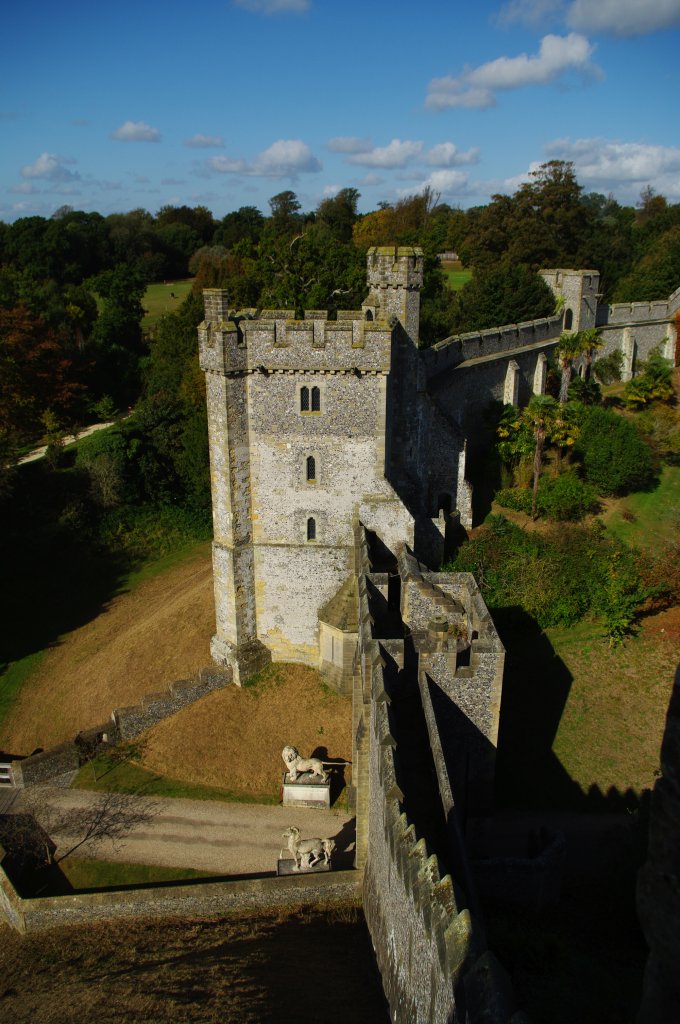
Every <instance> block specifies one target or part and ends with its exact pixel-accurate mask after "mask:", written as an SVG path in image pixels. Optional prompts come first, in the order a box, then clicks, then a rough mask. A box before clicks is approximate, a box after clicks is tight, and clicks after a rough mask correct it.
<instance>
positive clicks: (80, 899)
mask: <svg viewBox="0 0 680 1024" xmlns="http://www.w3.org/2000/svg"><path fill="white" fill-rule="evenodd" d="M3 857H4V851H3V849H2V847H0V917H3V918H4V920H5V921H6V922H7V923H8V924H9V925H10V926H11V927H12V928H14V929H15V930H16V931H18V932H21V933H22V934H26V933H32V932H39V931H44V930H45V929H47V928H56V927H60V926H64V925H78V924H89V923H91V922H93V921H107V920H113V919H116V918H124V917H209V916H216V915H222V914H227V913H238V914H247V913H248V912H249V911H252V910H260V909H266V910H269V909H272V908H274V907H281V908H287V909H290V910H295V909H297V908H298V907H302V906H310V905H313V906H315V907H317V906H324V905H327V906H331V905H333V904H337V903H346V902H347V901H349V900H351V901H354V900H357V899H358V897H359V894H360V891H359V879H358V878H357V873H356V872H353V871H331V872H329V873H327V874H311V875H299V876H297V877H295V876H288V877H286V878H274V877H271V878H270V877H265V878H256V879H251V880H249V881H230V880H225V881H222V882H199V883H195V884H193V885H189V884H177V885H163V886H158V887H153V886H147V887H145V888H139V889H134V890H130V889H128V890H120V891H114V892H97V893H75V894H74V895H71V896H48V897H38V898H36V899H22V898H21V897H20V896H19V895H18V894H17V892H16V890H15V889H14V886H13V885H12V883H11V882H10V880H9V879H8V877H7V875H6V873H5V871H4V870H3V869H2V859H3Z"/></svg>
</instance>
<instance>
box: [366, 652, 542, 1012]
mask: <svg viewBox="0 0 680 1024" xmlns="http://www.w3.org/2000/svg"><path fill="white" fill-rule="evenodd" d="M371 647H372V649H370V650H366V649H364V652H363V654H364V657H366V658H370V659H371V676H372V701H371V717H370V755H369V787H370V803H369V820H368V858H367V862H366V866H365V870H364V887H363V902H364V914H365V917H366V921H367V923H368V927H369V931H370V933H371V939H372V942H373V946H374V949H375V953H376V959H377V962H378V967H379V969H380V974H381V976H382V981H383V987H384V990H385V994H386V997H387V999H388V1002H389V1004H390V1012H391V1016H392V1020H393V1021H394V1024H445V1022H454V1021H460V1022H461V1024H462V1022H463V1021H465V1022H466V1024H477V1022H479V1024H482V1022H484V1024H501V1022H510V1021H512V1022H513V1024H521V1022H523V1021H524V1020H525V1018H524V1016H523V1015H522V1014H519V1013H517V1014H513V1012H512V1010H513V999H512V993H511V991H510V987H509V983H508V980H507V977H506V975H505V972H504V971H503V969H502V968H501V966H500V964H499V963H498V961H497V960H496V959H495V957H494V956H493V954H492V953H490V952H489V951H488V950H487V949H486V948H485V940H484V934H483V930H482V928H481V926H480V924H479V923H478V922H477V921H476V919H475V918H474V917H473V916H472V915H471V913H470V910H469V909H468V903H467V899H466V897H465V895H464V893H463V892H462V890H461V889H460V888H459V887H458V886H457V884H456V882H455V881H454V880H453V879H452V878H451V876H450V875H444V876H443V877H442V874H441V870H440V867H439V863H438V861H437V858H436V857H435V856H433V855H432V854H431V852H430V849H429V847H428V844H427V841H426V839H425V838H424V837H420V836H418V834H417V832H416V829H415V826H414V825H413V824H412V823H411V822H410V821H409V819H408V817H407V815H406V814H404V813H402V812H401V808H400V796H401V794H400V790H399V788H398V786H397V783H396V768H395V758H396V757H398V756H399V751H398V748H396V744H395V741H394V739H393V737H392V735H391V732H390V718H389V705H388V703H387V700H386V699H385V691H384V681H383V676H382V667H381V661H380V654H379V648H378V644H377V643H375V642H374V641H373V642H371ZM461 857H464V851H462V850H461Z"/></svg>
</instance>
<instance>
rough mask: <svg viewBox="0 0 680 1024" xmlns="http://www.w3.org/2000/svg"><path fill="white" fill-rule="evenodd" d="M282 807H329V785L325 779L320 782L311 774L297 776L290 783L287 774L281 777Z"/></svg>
mask: <svg viewBox="0 0 680 1024" xmlns="http://www.w3.org/2000/svg"><path fill="white" fill-rule="evenodd" d="M283 806H284V807H323V808H324V809H328V808H329V807H330V806H331V783H330V780H329V779H327V780H326V782H322V781H321V779H320V778H319V777H318V775H312V773H311V772H304V773H300V774H298V776H297V778H296V779H295V781H294V782H293V781H291V778H290V775H289V773H288V772H284V775H283Z"/></svg>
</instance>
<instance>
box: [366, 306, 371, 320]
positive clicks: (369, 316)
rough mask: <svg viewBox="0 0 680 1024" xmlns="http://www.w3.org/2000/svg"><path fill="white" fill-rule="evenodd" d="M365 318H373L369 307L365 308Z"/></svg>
mask: <svg viewBox="0 0 680 1024" xmlns="http://www.w3.org/2000/svg"><path fill="white" fill-rule="evenodd" d="M366 319H367V320H372V319H373V313H372V312H371V310H370V309H367V310H366Z"/></svg>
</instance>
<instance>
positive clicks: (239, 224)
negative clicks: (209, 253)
mask: <svg viewBox="0 0 680 1024" xmlns="http://www.w3.org/2000/svg"><path fill="white" fill-rule="evenodd" d="M263 230H264V217H263V216H262V214H261V213H260V211H259V210H258V209H257V207H256V206H241V207H239V209H238V210H236V211H234V212H233V213H228V214H227V215H226V217H223V218H222V220H221V222H220V224H219V225H218V227H217V228H216V229H215V233H214V234H213V238H212V245H213V246H223V247H224V248H225V249H227V250H230V249H233V247H234V246H235V245H236V244H237V243H238V242H247V243H248V250H249V253H248V254H249V255H250V254H251V252H252V250H253V249H254V247H255V246H256V245H257V243H258V242H259V241H260V239H261V238H262V232H263Z"/></svg>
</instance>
